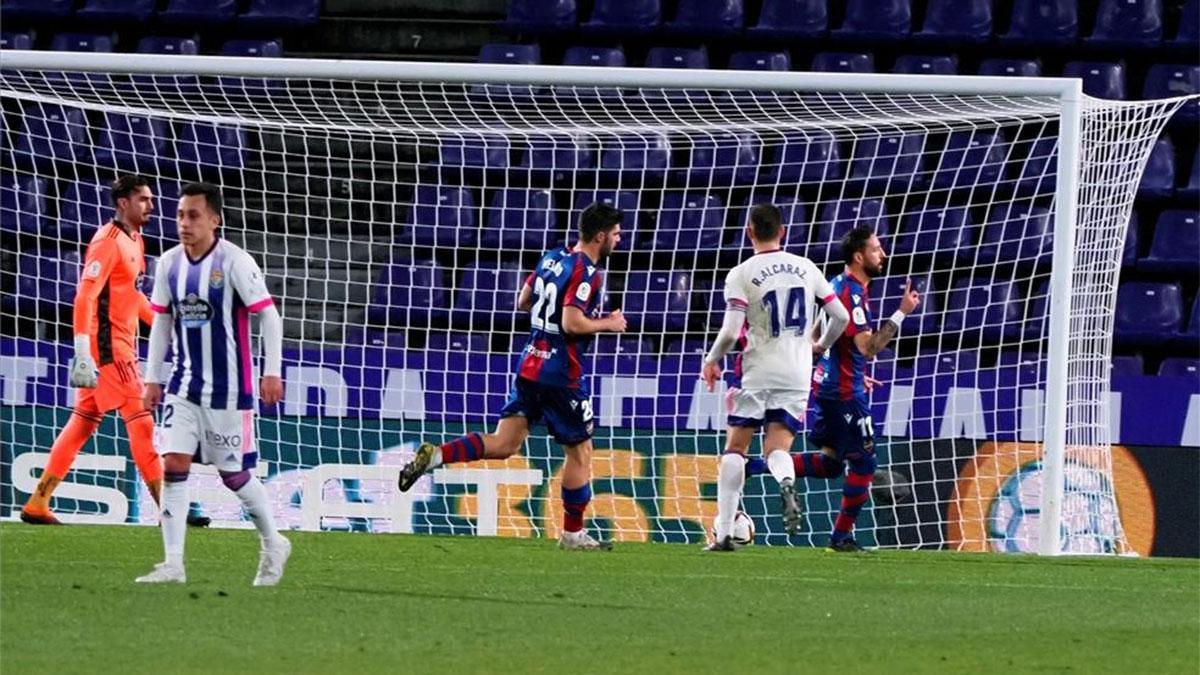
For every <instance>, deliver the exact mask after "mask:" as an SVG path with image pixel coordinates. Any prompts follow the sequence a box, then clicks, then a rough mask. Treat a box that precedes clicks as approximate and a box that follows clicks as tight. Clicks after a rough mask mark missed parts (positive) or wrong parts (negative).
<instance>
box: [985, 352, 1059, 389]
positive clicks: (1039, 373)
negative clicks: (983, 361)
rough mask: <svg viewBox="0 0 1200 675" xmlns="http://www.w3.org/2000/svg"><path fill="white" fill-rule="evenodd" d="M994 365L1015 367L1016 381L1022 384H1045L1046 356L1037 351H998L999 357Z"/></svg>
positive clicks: (1002, 367) (1003, 367)
mask: <svg viewBox="0 0 1200 675" xmlns="http://www.w3.org/2000/svg"><path fill="white" fill-rule="evenodd" d="M996 366H997V367H998V368H1000V369H1004V370H1007V369H1015V370H1016V373H1017V383H1018V384H1020V385H1022V386H1029V385H1037V386H1039V387H1041V386H1045V383H1046V374H1047V373H1046V368H1047V364H1046V357H1045V356H1044V355H1042V354H1040V353H1038V352H1031V351H1028V350H1005V351H1002V352H1000V358H999V359H997V360H996Z"/></svg>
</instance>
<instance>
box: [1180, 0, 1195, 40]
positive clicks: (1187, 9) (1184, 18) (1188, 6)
mask: <svg viewBox="0 0 1200 675" xmlns="http://www.w3.org/2000/svg"><path fill="white" fill-rule="evenodd" d="M1197 42H1200V0H1187V2H1185V3H1183V11H1182V12H1180V15H1179V29H1178V30H1177V31H1176V32H1175V44H1177V45H1180V46H1183V47H1193V46H1195V45H1196V43H1197Z"/></svg>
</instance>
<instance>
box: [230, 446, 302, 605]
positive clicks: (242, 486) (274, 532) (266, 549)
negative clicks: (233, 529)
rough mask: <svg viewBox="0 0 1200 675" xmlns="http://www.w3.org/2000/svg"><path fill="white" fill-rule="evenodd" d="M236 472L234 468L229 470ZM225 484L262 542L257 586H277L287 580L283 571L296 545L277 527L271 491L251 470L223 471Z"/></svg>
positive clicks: (255, 580)
mask: <svg viewBox="0 0 1200 675" xmlns="http://www.w3.org/2000/svg"><path fill="white" fill-rule="evenodd" d="M229 468H232V467H229ZM218 473H219V474H220V475H221V482H222V483H224V484H225V487H227V488H229V490H230V491H231V492H233V494H235V495H237V498H238V499H239V500H240V501H241V502H242V508H243V509H245V510H246V514H247V515H249V516H250V520H251V522H253V523H254V527H255V529H257V530H258V538H259V541H260V542H261V546H260V552H259V558H258V573H257V574H256V575H255V577H254V585H255V586H274V585H275V584H278V583H279V580H280V579H281V578H282V577H283V568H284V565H286V564H287V559H288V558H289V557H290V556H291V553H292V544H291V542H289V541H288V540H287V539H286V538H285V537H284V536H283V535H281V534H279V530H278V529H276V527H275V515H274V514H273V513H272V512H271V501H270V499H269V498H268V497H267V488H266V486H264V485H263V484H262V481H260V480H259V479H258V478H257V477H256V476H254V475H253V474H251V473H250V470H249V469H242V470H241V471H220V470H218Z"/></svg>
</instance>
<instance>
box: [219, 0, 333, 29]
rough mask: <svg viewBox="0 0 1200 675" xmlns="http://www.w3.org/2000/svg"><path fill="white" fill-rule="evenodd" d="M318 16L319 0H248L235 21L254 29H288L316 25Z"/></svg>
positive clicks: (319, 14)
mask: <svg viewBox="0 0 1200 675" xmlns="http://www.w3.org/2000/svg"><path fill="white" fill-rule="evenodd" d="M320 17H321V0H250V8H249V9H247V10H246V12H245V13H244V14H242V15H240V16H238V18H237V22H238V25H239V26H242V27H246V28H252V29H254V30H262V31H271V30H289V29H292V28H302V27H304V26H313V25H316V23H317V21H319V20H320Z"/></svg>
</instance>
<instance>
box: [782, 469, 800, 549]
mask: <svg viewBox="0 0 1200 675" xmlns="http://www.w3.org/2000/svg"><path fill="white" fill-rule="evenodd" d="M779 501H780V502H782V504H783V530H784V532H787V534H788V536H789V537H791V536H795V534H796V533H797V532H799V531H800V521H801V517H800V502H799V501H798V500H797V499H796V485H795V482H794V481H793V480H792V479H790V478H784V479H783V480H782V481H780V483H779Z"/></svg>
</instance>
